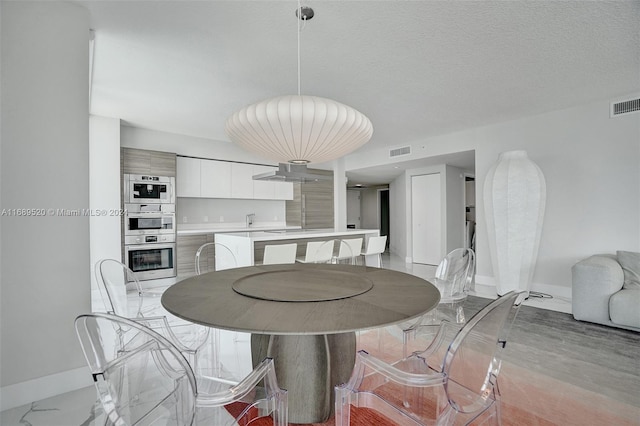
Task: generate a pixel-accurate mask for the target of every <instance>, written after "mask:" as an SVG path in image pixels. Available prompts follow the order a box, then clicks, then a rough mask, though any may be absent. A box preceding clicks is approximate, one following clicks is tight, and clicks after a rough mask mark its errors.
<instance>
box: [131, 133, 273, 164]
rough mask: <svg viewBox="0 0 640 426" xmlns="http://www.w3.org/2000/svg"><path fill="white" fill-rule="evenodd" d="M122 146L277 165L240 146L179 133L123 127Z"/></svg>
mask: <svg viewBox="0 0 640 426" xmlns="http://www.w3.org/2000/svg"><path fill="white" fill-rule="evenodd" d="M120 144H121V146H122V147H125V148H137V149H149V150H153V151H165V152H175V153H176V154H178V155H184V156H188V157H201V158H210V159H213V160H227V161H242V162H246V163H257V164H267V165H271V166H276V165H277V164H275V163H272V162H267V161H265V159H264V158H262V157H258V156H256V155H254V154H251V153H249V152H247V151H244V150H243V149H242V148H240V147H239V146H238V145H236V144H234V143H231V142H225V141H215V140H211V139H203V138H197V137H193V136H186V135H177V134H175V133H166V132H158V131H155V130H147V129H140V128H137V127H130V126H122V129H121V130H120Z"/></svg>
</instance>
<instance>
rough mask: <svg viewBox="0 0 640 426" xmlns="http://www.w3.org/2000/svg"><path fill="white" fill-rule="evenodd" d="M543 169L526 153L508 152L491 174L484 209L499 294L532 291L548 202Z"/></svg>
mask: <svg viewBox="0 0 640 426" xmlns="http://www.w3.org/2000/svg"><path fill="white" fill-rule="evenodd" d="M546 195H547V191H546V184H545V180H544V175H543V174H542V170H540V167H538V166H537V165H536V164H535V163H534V162H533V161H531V160H530V159H529V157H528V156H527V152H526V151H506V152H503V153H501V154H500V155H499V156H498V161H497V163H495V164H494V165H493V166H492V167H491V168H490V169H489V172H488V173H487V177H486V179H485V181H484V207H485V218H486V222H487V233H488V238H489V249H490V252H491V262H492V264H493V273H494V276H495V278H496V289H497V292H498V295H503V294H505V293H508V292H509V291H512V290H516V291H526V292H527V294H528V292H529V288H530V286H531V280H532V278H533V271H534V269H535V265H536V259H537V257H538V246H539V243H540V234H541V233H542V221H543V217H544V208H545V203H546Z"/></svg>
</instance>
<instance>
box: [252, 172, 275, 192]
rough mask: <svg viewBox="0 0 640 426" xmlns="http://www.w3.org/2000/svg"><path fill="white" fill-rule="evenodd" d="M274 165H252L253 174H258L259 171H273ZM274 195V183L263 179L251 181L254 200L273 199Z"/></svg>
mask: <svg viewBox="0 0 640 426" xmlns="http://www.w3.org/2000/svg"><path fill="white" fill-rule="evenodd" d="M275 169H276V168H275V167H270V166H258V165H254V166H253V174H254V175H258V174H261V173H267V172H271V171H274V170H275ZM275 195H276V183H275V182H271V181H265V180H254V181H253V198H254V199H256V200H273V199H275V198H276V197H275Z"/></svg>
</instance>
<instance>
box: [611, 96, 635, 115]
mask: <svg viewBox="0 0 640 426" xmlns="http://www.w3.org/2000/svg"><path fill="white" fill-rule="evenodd" d="M638 111H640V98H636V99H631V100H628V101H621V102H611V117H617V116H619V115H623V114H629V113H631V112H638Z"/></svg>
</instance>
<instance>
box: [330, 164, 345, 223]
mask: <svg viewBox="0 0 640 426" xmlns="http://www.w3.org/2000/svg"><path fill="white" fill-rule="evenodd" d="M333 226H334V227H335V228H336V229H338V230H341V231H342V230H345V229H347V175H346V172H345V166H344V158H339V159H337V160H334V161H333Z"/></svg>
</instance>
